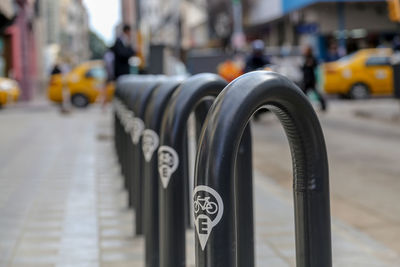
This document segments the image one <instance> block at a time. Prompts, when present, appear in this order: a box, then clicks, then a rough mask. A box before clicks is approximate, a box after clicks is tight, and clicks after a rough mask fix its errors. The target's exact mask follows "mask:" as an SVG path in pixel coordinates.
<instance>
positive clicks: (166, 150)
mask: <svg viewBox="0 0 400 267" xmlns="http://www.w3.org/2000/svg"><path fill="white" fill-rule="evenodd" d="M178 165H179V157H178V153H176V151H175V150H174V149H173V148H172V147H169V146H160V148H159V149H158V173H159V174H160V178H161V183H162V185H163V187H164V188H167V187H168V183H169V180H170V179H171V175H172V174H173V173H174V172H175V171H176V169H177V168H178Z"/></svg>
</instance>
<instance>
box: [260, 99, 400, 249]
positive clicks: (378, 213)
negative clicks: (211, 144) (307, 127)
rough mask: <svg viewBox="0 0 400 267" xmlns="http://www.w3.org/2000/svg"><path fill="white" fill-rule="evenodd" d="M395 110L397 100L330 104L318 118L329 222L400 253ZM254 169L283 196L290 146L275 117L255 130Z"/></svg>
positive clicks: (288, 176) (288, 182) (399, 136)
mask: <svg viewBox="0 0 400 267" xmlns="http://www.w3.org/2000/svg"><path fill="white" fill-rule="evenodd" d="M399 113H400V106H399V103H398V101H396V100H386V99H385V100H383V99H375V100H368V101H337V100H336V101H335V100H334V101H333V102H331V106H330V110H329V112H328V113H326V114H325V113H320V114H319V115H320V116H319V117H320V120H321V124H322V129H323V131H324V134H325V141H326V144H327V150H328V157H329V163H330V164H329V167H330V184H331V199H332V200H331V203H332V204H331V207H332V213H333V216H335V217H337V218H340V219H341V220H343V221H345V222H347V223H349V224H350V225H353V226H354V227H356V228H358V229H360V230H362V231H365V232H366V233H368V234H369V235H370V236H372V237H373V238H376V239H377V240H379V241H381V242H382V243H384V244H385V245H387V246H389V247H390V248H392V249H394V250H396V251H397V252H398V253H400V242H399V239H400V206H399V205H397V204H396V203H398V201H399V197H398V196H399V192H400V179H399V178H400V176H399V174H400V165H399V159H400V145H399V140H400V127H399V125H400V121H399V117H398V116H399V115H398V114H399ZM254 126H255V127H254V131H253V134H254V136H255V138H254V140H255V141H254V142H255V144H256V145H255V146H254V153H255V155H256V156H255V158H254V159H255V167H256V168H257V169H259V170H261V171H262V172H263V173H265V174H266V175H268V176H270V177H272V178H274V180H276V181H277V182H278V183H279V184H280V185H283V186H284V187H285V188H287V189H288V190H289V189H290V188H291V183H292V179H291V177H292V166H291V159H290V152H289V146H288V143H287V140H286V137H285V136H284V132H283V129H282V128H281V126H280V124H279V122H278V121H277V120H276V119H275V117H273V116H271V115H269V116H268V115H266V116H264V117H263V119H262V121H261V122H260V123H256V124H254Z"/></svg>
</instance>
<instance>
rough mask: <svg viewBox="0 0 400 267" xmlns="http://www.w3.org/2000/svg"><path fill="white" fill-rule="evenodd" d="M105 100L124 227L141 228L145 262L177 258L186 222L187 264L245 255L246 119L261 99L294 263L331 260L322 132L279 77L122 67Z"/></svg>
mask: <svg viewBox="0 0 400 267" xmlns="http://www.w3.org/2000/svg"><path fill="white" fill-rule="evenodd" d="M114 107H115V108H114V111H115V112H114V131H115V135H114V137H115V148H116V152H117V155H118V160H119V162H120V165H121V172H122V175H123V177H124V181H125V187H126V190H127V191H128V195H129V198H128V199H129V205H130V206H131V207H132V208H133V209H134V211H135V222H134V225H135V231H134V232H135V234H136V235H144V239H145V262H146V263H145V265H146V266H149V267H159V266H162V267H180V266H187V263H186V246H187V245H186V232H187V231H188V230H190V231H193V234H194V235H195V254H196V255H195V261H196V266H198V267H206V266H207V267H252V266H254V265H255V260H254V254H255V253H254V225H253V190H252V187H253V179H252V176H253V175H252V139H251V125H250V123H249V121H250V120H251V117H252V115H253V114H254V113H255V112H257V111H258V110H259V109H261V108H266V109H268V110H269V111H271V112H272V113H274V114H275V115H276V116H277V117H278V119H279V120H280V122H281V124H282V125H283V128H284V130H285V132H286V136H287V138H288V140H289V144H290V149H291V154H292V163H293V176H294V180H293V196H294V214H295V235H296V238H295V240H296V244H295V245H296V264H297V266H299V267H321V266H324V267H330V266H332V256H331V229H330V207H329V174H328V160H327V155H326V147H325V142H324V137H323V133H322V130H321V127H320V124H319V121H318V118H317V116H316V114H315V112H314V110H313V107H312V106H311V104H310V103H309V101H308V100H307V98H306V97H305V95H304V94H303V93H302V92H301V90H300V89H299V88H297V86H296V85H294V84H293V83H292V82H291V81H289V80H288V79H287V78H285V77H284V76H282V75H279V74H277V73H273V72H267V71H257V72H252V73H248V74H245V75H243V76H241V77H239V78H238V79H236V80H234V81H233V82H231V83H230V84H227V82H226V81H225V80H223V79H222V78H220V77H219V76H217V75H215V74H198V75H194V76H192V77H190V78H187V79H182V78H179V77H165V76H155V75H146V76H143V75H128V76H123V77H121V78H120V79H119V80H118V83H117V89H116V93H115V99H114ZM191 114H194V118H195V121H196V124H195V126H196V127H195V138H196V140H197V149H196V161H195V171H194V181H191V180H190V177H192V175H191V173H190V172H191V169H190V168H189V160H188V158H189V153H190V151H189V150H188V140H189V137H188V131H187V130H188V126H187V125H188V121H189V117H190V115H191ZM271 156H273V155H271ZM192 221H193V223H194V227H192ZM193 228H194V229H193Z"/></svg>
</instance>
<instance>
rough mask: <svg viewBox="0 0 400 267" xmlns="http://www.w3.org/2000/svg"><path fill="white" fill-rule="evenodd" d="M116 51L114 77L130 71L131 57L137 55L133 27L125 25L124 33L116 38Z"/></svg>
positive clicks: (114, 51)
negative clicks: (133, 42) (132, 42)
mask: <svg viewBox="0 0 400 267" xmlns="http://www.w3.org/2000/svg"><path fill="white" fill-rule="evenodd" d="M111 50H112V52H113V53H114V78H115V79H118V77H119V76H121V75H124V74H129V73H130V66H129V59H130V58H131V57H133V56H134V55H135V50H133V48H132V44H131V27H130V26H129V25H124V27H123V28H122V35H121V36H120V37H118V38H117V39H116V40H115V44H114V46H113V47H112V49H111Z"/></svg>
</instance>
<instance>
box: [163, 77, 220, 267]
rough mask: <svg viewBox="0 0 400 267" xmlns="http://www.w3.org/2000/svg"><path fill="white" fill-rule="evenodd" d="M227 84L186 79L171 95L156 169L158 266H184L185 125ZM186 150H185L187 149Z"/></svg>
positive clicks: (197, 78)
mask: <svg viewBox="0 0 400 267" xmlns="http://www.w3.org/2000/svg"><path fill="white" fill-rule="evenodd" d="M225 86H226V82H225V81H224V80H222V79H221V78H220V77H219V76H217V75H214V74H199V75H195V76H192V77H191V78H189V79H187V80H186V81H185V82H184V83H183V84H182V85H181V87H180V88H179V89H178V90H177V91H176V92H175V93H174V95H173V96H172V98H171V99H170V101H169V103H168V106H169V107H168V109H167V111H166V112H165V115H164V117H163V120H162V126H161V133H160V148H159V149H158V169H159V173H160V179H161V183H160V187H159V207H160V266H162V267H167V266H168V267H180V266H186V253H185V252H186V251H185V250H186V245H185V244H186V240H185V237H186V236H185V233H186V223H185V222H186V221H187V220H186V219H185V214H186V213H185V212H186V211H185V203H184V202H185V201H187V200H186V199H185V194H184V187H185V185H186V184H187V183H185V179H188V177H185V174H184V168H185V167H184V166H186V165H187V164H188V163H187V159H186V158H183V157H182V155H183V154H184V151H185V146H186V144H185V135H186V125H187V121H188V118H189V115H190V114H191V112H192V111H194V110H195V108H196V106H197V105H198V104H199V103H200V102H201V101H202V100H204V99H207V98H209V97H216V96H217V95H218V94H219V93H220V92H221V90H222V89H223V88H224V87H225ZM186 147H187V146H186Z"/></svg>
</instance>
